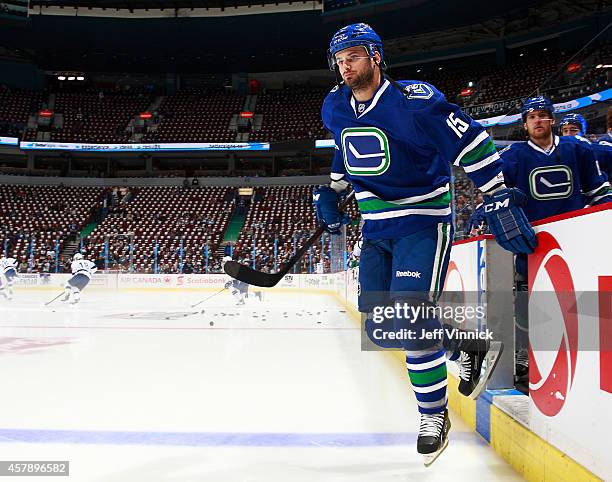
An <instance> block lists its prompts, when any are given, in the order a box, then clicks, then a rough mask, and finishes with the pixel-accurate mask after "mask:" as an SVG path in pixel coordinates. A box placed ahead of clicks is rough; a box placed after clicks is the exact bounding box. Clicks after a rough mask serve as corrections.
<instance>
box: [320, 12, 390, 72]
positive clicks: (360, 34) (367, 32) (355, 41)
mask: <svg viewBox="0 0 612 482" xmlns="http://www.w3.org/2000/svg"><path fill="white" fill-rule="evenodd" d="M350 47H364V48H365V49H366V51H367V53H368V55H369V56H370V57H372V58H373V57H374V52H378V53H379V54H380V60H381V67H382V68H383V69H384V68H385V64H384V62H383V46H382V40H381V38H380V37H379V36H378V34H377V33H376V32H375V31H374V29H373V28H372V27H370V26H369V25H368V24H367V23H353V24H351V25H347V26H346V27H342V28H341V29H340V30H338V31H337V32H336V33H335V34H334V36H333V37H332V39H331V42H329V50H328V51H327V62H328V64H329V68H330V70H336V54H337V53H338V52H340V51H341V50H344V49H348V48H350Z"/></svg>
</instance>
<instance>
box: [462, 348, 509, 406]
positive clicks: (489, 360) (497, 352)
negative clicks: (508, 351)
mask: <svg viewBox="0 0 612 482" xmlns="http://www.w3.org/2000/svg"><path fill="white" fill-rule="evenodd" d="M503 351H504V344H503V343H502V342H501V341H492V342H491V344H490V345H489V351H487V355H486V356H485V359H484V363H485V364H486V368H485V372H484V373H483V374H482V376H481V377H480V381H479V382H478V385H476V387H474V390H472V393H470V398H471V399H472V400H476V399H477V398H478V397H479V396H480V394H481V393H482V392H483V391H484V389H485V387H486V385H487V382H488V381H489V379H490V378H491V375H493V371H494V370H495V367H496V366H497V362H499V359H500V357H501V354H502V353H503Z"/></svg>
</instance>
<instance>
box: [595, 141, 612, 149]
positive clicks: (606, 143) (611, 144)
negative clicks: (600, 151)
mask: <svg viewBox="0 0 612 482" xmlns="http://www.w3.org/2000/svg"><path fill="white" fill-rule="evenodd" d="M597 145H598V146H600V147H605V148H608V149H610V148H612V142H610V141H599V142H598V143H597Z"/></svg>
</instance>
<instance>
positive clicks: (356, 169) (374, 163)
mask: <svg viewBox="0 0 612 482" xmlns="http://www.w3.org/2000/svg"><path fill="white" fill-rule="evenodd" d="M342 152H343V153H344V166H345V168H346V171H347V172H348V173H349V174H352V175H360V176H378V175H380V174H384V173H385V172H386V171H387V169H389V165H390V164H391V154H390V153H389V139H387V135H386V134H385V133H384V132H383V131H382V130H380V129H377V128H376V127H349V128H347V129H344V130H343V131H342Z"/></svg>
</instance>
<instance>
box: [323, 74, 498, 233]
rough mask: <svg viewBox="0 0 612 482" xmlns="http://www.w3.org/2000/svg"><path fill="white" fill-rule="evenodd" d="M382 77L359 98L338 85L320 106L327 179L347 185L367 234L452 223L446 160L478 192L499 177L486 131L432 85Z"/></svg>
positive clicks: (491, 186)
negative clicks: (327, 142)
mask: <svg viewBox="0 0 612 482" xmlns="http://www.w3.org/2000/svg"><path fill="white" fill-rule="evenodd" d="M399 85H400V86H401V88H402V89H403V90H400V89H399V88H397V87H396V86H394V85H392V84H391V82H390V81H389V80H386V79H385V80H383V82H382V83H381V85H380V87H379V88H378V90H377V91H376V93H375V95H374V97H373V98H372V99H371V100H370V101H368V102H358V101H357V100H356V99H355V98H354V97H353V95H352V91H351V89H350V88H348V87H346V86H344V85H341V86H337V87H335V88H334V89H332V91H331V92H330V93H329V94H328V95H327V97H326V99H325V101H324V103H323V107H322V110H321V116H322V118H323V124H324V125H325V127H326V128H327V130H329V131H330V132H331V133H332V134H333V135H334V141H335V146H336V153H335V156H334V159H333V162H332V172H331V179H332V181H341V180H346V181H348V182H350V183H351V184H352V185H353V188H354V189H355V197H356V199H357V202H358V205H359V209H360V211H361V214H362V218H363V220H364V226H363V230H362V234H363V237H364V238H369V239H377V238H378V239H392V238H398V237H402V236H406V235H408V234H411V233H415V232H417V231H420V230H422V229H424V228H427V227H429V226H432V225H435V224H438V223H441V222H450V218H451V208H450V202H451V191H450V173H451V168H450V166H451V164H454V165H457V166H462V167H463V168H464V169H465V171H466V173H467V175H468V176H469V177H470V178H471V179H472V181H474V183H475V184H476V186H477V187H478V188H479V189H480V190H482V191H483V192H487V191H489V190H491V189H493V188H495V187H497V186H498V185H500V184H501V183H502V182H503V175H502V164H501V160H500V158H499V155H498V154H497V151H496V149H495V145H494V144H493V142H492V141H491V139H490V137H489V135H488V134H487V132H486V131H485V130H484V129H483V127H482V126H481V125H480V124H478V123H477V122H475V121H474V120H472V119H471V118H470V117H469V116H467V115H466V114H465V113H463V112H462V111H461V109H459V107H458V106H456V105H454V104H450V103H448V102H447V101H446V99H445V98H444V95H443V94H442V93H441V92H440V91H438V90H437V89H436V88H435V87H433V86H432V85H430V84H427V83H424V82H417V81H412V80H405V81H400V82H399Z"/></svg>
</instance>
